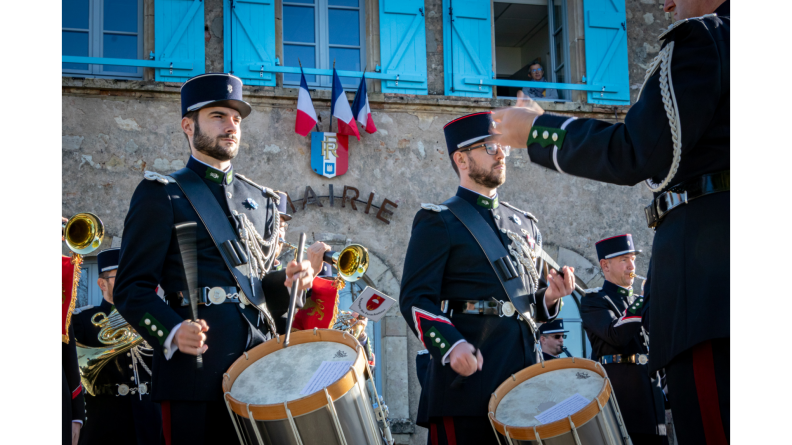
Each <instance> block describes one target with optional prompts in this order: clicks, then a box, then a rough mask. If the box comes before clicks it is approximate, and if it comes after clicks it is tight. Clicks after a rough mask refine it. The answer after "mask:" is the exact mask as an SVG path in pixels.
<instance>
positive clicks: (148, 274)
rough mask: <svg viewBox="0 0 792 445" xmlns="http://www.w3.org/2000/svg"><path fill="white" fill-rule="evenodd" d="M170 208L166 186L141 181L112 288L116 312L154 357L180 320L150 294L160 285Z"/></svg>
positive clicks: (169, 232)
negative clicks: (151, 351) (144, 341)
mask: <svg viewBox="0 0 792 445" xmlns="http://www.w3.org/2000/svg"><path fill="white" fill-rule="evenodd" d="M173 221H174V219H173V209H172V207H171V202H170V197H169V196H168V193H167V190H166V186H164V185H163V184H160V183H159V182H156V181H148V180H144V181H142V182H141V183H140V184H139V185H138V187H137V189H136V190H135V193H134V194H133V195H132V200H131V202H130V205H129V213H127V216H126V220H125V221H124V236H123V238H122V240H121V256H120V260H119V265H118V273H117V275H116V283H115V288H114V292H113V293H114V302H115V306H116V309H118V312H119V313H120V314H121V315H122V316H123V317H124V319H126V320H127V321H128V322H129V324H130V325H132V327H134V328H135V330H137V332H138V333H140V335H141V336H142V337H143V338H144V339H145V340H146V341H147V342H148V343H149V344H150V345H151V346H152V347H153V348H154V349H156V350H157V352H159V353H163V352H164V351H163V344H164V342H165V339H167V338H168V335H169V334H170V331H171V329H173V328H174V327H176V326H177V325H179V324H180V323H181V322H182V321H184V320H183V319H182V318H181V317H180V316H179V315H178V314H177V313H176V311H174V310H173V309H171V308H170V307H169V306H168V305H167V304H166V303H165V302H164V301H163V300H162V299H161V298H160V297H159V296H158V295H157V293H156V292H155V289H156V288H157V286H158V285H159V283H161V282H162V271H163V267H164V264H165V257H166V255H167V253H168V247H169V246H170V243H171V237H172V236H173V235H172V233H173Z"/></svg>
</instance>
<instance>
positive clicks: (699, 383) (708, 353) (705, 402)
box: [693, 341, 727, 445]
mask: <svg viewBox="0 0 792 445" xmlns="http://www.w3.org/2000/svg"><path fill="white" fill-rule="evenodd" d="M693 377H694V379H695V381H696V392H697V393H698V401H699V409H700V410H701V422H702V424H703V427H704V437H706V439H707V445H721V444H726V443H727V441H726V433H725V432H724V431H723V420H721V412H720V405H719V404H718V382H716V381H715V360H714V359H713V357H712V343H711V342H710V341H705V342H703V343H699V344H698V345H696V346H695V347H694V348H693Z"/></svg>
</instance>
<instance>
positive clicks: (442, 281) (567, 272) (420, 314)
mask: <svg viewBox="0 0 792 445" xmlns="http://www.w3.org/2000/svg"><path fill="white" fill-rule="evenodd" d="M490 125H491V120H490V113H489V112H483V113H474V114H470V115H467V116H462V117H460V118H458V119H454V120H453V121H451V122H449V123H448V124H447V125H446V126H445V139H446V144H447V146H448V154H449V157H450V158H451V164H452V167H453V169H454V171H455V172H457V174H458V175H459V178H460V186H459V188H458V189H457V192H456V197H454V198H451V199H449V200H448V201H447V202H446V203H444V204H442V205H437V204H422V209H421V210H419V211H418V213H417V214H416V216H415V220H414V221H413V227H412V236H411V238H410V242H409V246H408V248H407V256H406V258H405V261H404V272H403V274H402V282H401V293H400V297H399V306H400V309H401V313H402V315H403V316H404V319H405V320H406V321H407V324H408V325H409V326H410V328H411V329H412V330H413V332H414V333H415V335H416V336H418V339H419V340H420V341H421V342H422V343H423V345H424V347H425V348H426V349H427V350H428V351H429V354H431V359H430V360H429V365H428V370H427V372H426V374H425V376H424V381H423V382H422V390H421V398H420V402H419V406H418V418H417V422H416V423H417V424H418V425H420V426H423V427H425V428H429V430H430V434H429V443H431V444H432V445H439V444H459V445H464V444H476V445H482V444H497V443H498V441H497V439H496V437H495V436H494V434H493V431H492V427H491V425H490V424H489V420H488V418H487V402H488V401H489V399H490V395H491V394H492V393H493V392H494V390H495V389H496V388H497V387H498V385H500V384H501V383H503V382H504V381H505V380H506V379H507V378H509V376H511V375H512V374H514V373H516V372H518V371H520V370H522V369H524V368H526V367H528V366H530V365H532V364H534V363H536V362H537V361H538V360H539V357H538V356H537V354H540V353H541V348H540V347H539V346H538V343H537V342H536V338H535V333H534V332H532V329H533V328H536V324H535V321H548V320H552V319H553V318H555V317H556V316H557V315H558V311H559V310H560V307H561V303H560V302H559V300H560V299H561V298H562V297H563V296H565V295H569V294H571V293H572V290H573V289H574V287H573V286H574V281H573V280H574V275H573V269H571V268H569V267H564V269H563V272H564V275H563V276H560V275H557V274H556V272H555V271H551V275H550V277H549V283H548V284H545V282H544V281H542V280H540V279H539V274H538V273H537V270H541V265H540V264H539V263H538V262H537V257H538V256H539V255H538V253H539V249H541V235H540V233H539V229H538V226H537V218H536V217H534V216H533V215H532V214H530V213H528V212H526V211H524V210H520V209H518V208H516V207H514V206H512V205H511V204H509V203H506V202H503V201H501V200H500V196H499V195H498V187H499V186H500V185H501V184H503V182H504V181H505V179H506V164H505V162H504V160H505V157H506V156H507V155H508V149H505V150H504V149H503V148H502V147H500V146H499V145H497V144H493V143H491V142H490V140H489V133H488V129H489V127H490ZM449 206H451V207H453V208H454V209H457V210H459V209H460V208H461V209H463V210H462V211H464V212H467V213H466V215H468V216H467V217H473V218H472V219H469V220H468V221H472V222H474V223H475V224H478V227H479V228H481V229H482V230H477V232H476V233H477V235H476V237H474V235H473V234H472V232H471V231H469V230H468V228H467V227H466V225H465V224H463V222H462V221H461V220H460V219H459V218H458V217H457V216H455V214H454V213H453V212H452V210H451V207H449ZM460 206H461V207H460ZM477 239H478V241H477ZM482 239H483V240H486V239H491V240H494V242H493V243H492V245H489V244H487V243H486V241H482ZM479 242H483V243H484V244H485V245H487V248H488V249H490V248H492V251H494V252H503V255H504V256H502V257H499V258H498V259H497V260H495V262H494V263H492V262H490V260H489V259H488V256H487V255H486V254H485V252H484V250H483V249H482V246H481V245H480V244H479ZM494 243H498V244H497V245H495V244H494ZM508 247H511V250H512V252H513V254H512V255H509V253H508V250H507V248H508ZM494 264H497V265H498V266H495V265H494ZM509 266H512V267H513V268H510V267H509ZM494 267H499V269H498V271H499V272H496V270H495V269H494ZM500 267H502V268H500ZM496 273H500V274H501V275H497V274H496ZM506 274H511V275H506ZM505 277H509V278H511V280H510V281H512V282H513V283H515V285H517V283H521V284H520V285H521V286H524V287H523V289H525V293H524V294H522V295H524V296H525V298H526V300H517V304H521V303H522V302H525V303H526V306H528V309H527V310H526V311H525V312H524V313H525V314H526V315H527V316H529V317H531V318H532V320H531V321H530V323H532V324H529V320H527V319H525V318H524V317H523V316H520V319H518V313H517V312H520V311H516V310H515V305H514V304H512V302H511V301H510V297H509V295H508V294H507V293H506V292H507V291H506V290H505V289H506V288H505V287H504V285H503V284H502V283H503V281H502V280H509V278H505ZM518 280H520V281H518ZM507 285H510V283H508V282H507ZM460 376H466V379H465V380H458V379H457V378H458V377H460Z"/></svg>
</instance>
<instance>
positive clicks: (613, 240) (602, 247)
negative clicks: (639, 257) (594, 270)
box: [596, 233, 641, 260]
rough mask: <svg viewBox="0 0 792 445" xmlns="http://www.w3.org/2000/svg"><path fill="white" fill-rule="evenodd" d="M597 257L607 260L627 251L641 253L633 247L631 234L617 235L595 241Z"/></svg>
mask: <svg viewBox="0 0 792 445" xmlns="http://www.w3.org/2000/svg"><path fill="white" fill-rule="evenodd" d="M596 246H597V259H600V260H607V259H609V258H615V257H617V256H621V255H626V254H628V253H635V254H638V253H641V251H640V250H638V249H636V248H635V243H634V242H633V239H632V235H630V234H629V233H628V234H625V235H618V236H612V237H610V238H605V239H604V240H601V241H597V244H596Z"/></svg>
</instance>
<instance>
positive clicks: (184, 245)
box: [173, 222, 203, 369]
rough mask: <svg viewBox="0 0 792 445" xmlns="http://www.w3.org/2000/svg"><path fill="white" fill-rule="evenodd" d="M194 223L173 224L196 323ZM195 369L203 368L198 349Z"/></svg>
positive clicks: (196, 268) (196, 284)
mask: <svg viewBox="0 0 792 445" xmlns="http://www.w3.org/2000/svg"><path fill="white" fill-rule="evenodd" d="M197 226H198V224H196V223H195V222H186V223H180V224H175V225H174V226H173V228H174V229H175V231H176V238H177V240H178V242H179V251H180V252H181V257H182V265H183V266H184V278H185V280H186V282H187V292H188V293H189V294H190V316H192V319H193V321H194V322H196V323H198V249H197V248H196V246H195V229H196V227H197ZM195 368H196V369H201V368H203V356H202V355H201V351H200V349H199V350H198V355H197V356H196V357H195Z"/></svg>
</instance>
